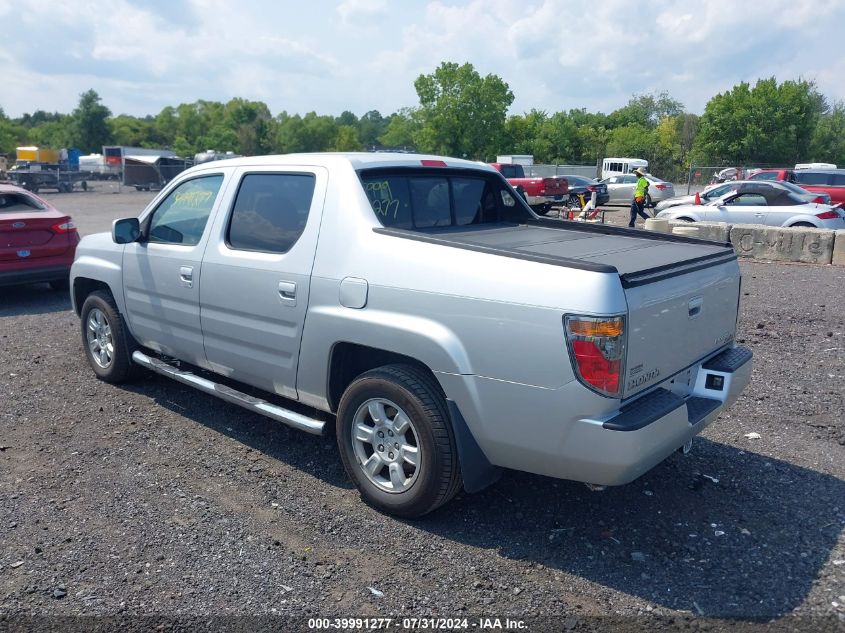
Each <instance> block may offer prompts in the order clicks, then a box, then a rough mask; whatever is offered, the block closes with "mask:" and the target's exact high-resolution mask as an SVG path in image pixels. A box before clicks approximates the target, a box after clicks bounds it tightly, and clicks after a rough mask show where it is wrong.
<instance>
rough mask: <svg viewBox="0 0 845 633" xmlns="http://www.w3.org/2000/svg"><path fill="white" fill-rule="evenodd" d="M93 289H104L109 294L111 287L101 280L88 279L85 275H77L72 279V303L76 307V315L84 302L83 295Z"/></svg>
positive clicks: (86, 294)
mask: <svg viewBox="0 0 845 633" xmlns="http://www.w3.org/2000/svg"><path fill="white" fill-rule="evenodd" d="M95 290H105V291H107V292H108V293H109V294H111V288H109V286H108V284H107V283H105V282H103V281H98V280H96V279H88V278H87V277H77V278H76V279H74V280H73V305H74V306H75V307H76V314H77V315H79V314H81V312H82V304H83V303H85V297H87V296H88V295H90V294H91V293H92V292H94V291H95Z"/></svg>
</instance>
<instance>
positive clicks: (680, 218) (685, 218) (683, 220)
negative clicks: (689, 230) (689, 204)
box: [675, 215, 695, 222]
mask: <svg viewBox="0 0 845 633" xmlns="http://www.w3.org/2000/svg"><path fill="white" fill-rule="evenodd" d="M675 219H676V220H678V221H679V222H695V220H693V219H692V218H690V217H687V216H685V215H682V216H681V217H679V218H675Z"/></svg>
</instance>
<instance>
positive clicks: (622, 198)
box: [601, 174, 675, 207]
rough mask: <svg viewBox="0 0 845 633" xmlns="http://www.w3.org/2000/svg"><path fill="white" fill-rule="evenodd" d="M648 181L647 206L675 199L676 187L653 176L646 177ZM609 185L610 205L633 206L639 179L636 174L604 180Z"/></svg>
mask: <svg viewBox="0 0 845 633" xmlns="http://www.w3.org/2000/svg"><path fill="white" fill-rule="evenodd" d="M645 178H646V180H648V200H647V201H646V206H647V207H650V206H654V204H656V203H658V202H660V201H661V200H666V199H668V198H674V197H675V187H674V185H673V184H672V183H671V182H666V181H665V180H660V178H657V177H656V176H652V175H651V174H646V175H645ZM601 182H603V183H604V184H606V185H607V192H608V193H609V194H610V200H609V202H608V204H631V201H632V200H633V199H634V189H636V187H637V177H636V176H635V175H634V174H625V175H623V176H611V177H610V178H605V179H604V180H602V181H601Z"/></svg>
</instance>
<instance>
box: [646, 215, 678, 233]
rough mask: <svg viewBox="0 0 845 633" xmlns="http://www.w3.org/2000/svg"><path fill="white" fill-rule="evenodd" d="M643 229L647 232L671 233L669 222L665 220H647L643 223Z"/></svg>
mask: <svg viewBox="0 0 845 633" xmlns="http://www.w3.org/2000/svg"><path fill="white" fill-rule="evenodd" d="M645 228H646V230H647V231H657V232H658V233H671V232H672V229H670V228H669V220H667V219H665V218H649V219H647V220H646V221H645Z"/></svg>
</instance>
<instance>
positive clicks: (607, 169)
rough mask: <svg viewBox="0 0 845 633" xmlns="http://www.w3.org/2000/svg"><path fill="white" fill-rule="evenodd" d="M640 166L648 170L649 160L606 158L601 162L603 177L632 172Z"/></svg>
mask: <svg viewBox="0 0 845 633" xmlns="http://www.w3.org/2000/svg"><path fill="white" fill-rule="evenodd" d="M638 167H639V168H640V169H642V170H643V171H648V161H647V160H643V159H642V158H605V159H604V160H603V161H602V163H601V178H602V180H604V179H605V178H610V177H611V176H620V175H624V174H630V173H631V172H632V171H634V170H635V169H637V168H638Z"/></svg>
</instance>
